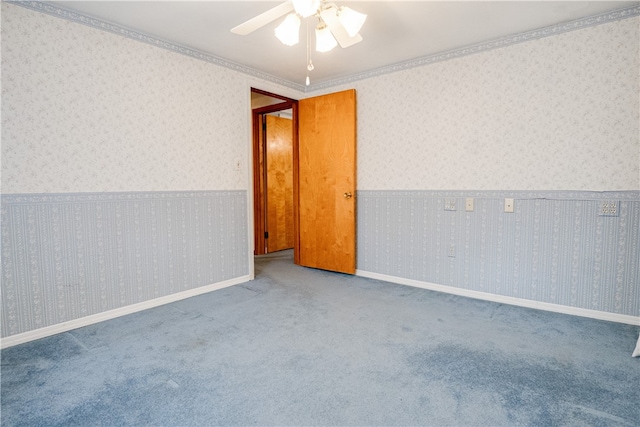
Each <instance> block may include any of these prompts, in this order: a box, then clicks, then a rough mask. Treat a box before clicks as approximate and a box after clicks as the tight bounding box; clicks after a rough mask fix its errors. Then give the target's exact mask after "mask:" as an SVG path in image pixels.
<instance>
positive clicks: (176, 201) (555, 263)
mask: <svg viewBox="0 0 640 427" xmlns="http://www.w3.org/2000/svg"><path fill="white" fill-rule="evenodd" d="M467 198H471V199H473V200H472V201H473V207H472V209H473V210H470V211H468V210H467V206H466V202H467ZM505 198H513V199H514V203H513V207H514V209H513V210H514V212H513V213H507V212H505V209H504V199H505ZM603 209H606V212H603ZM357 220H358V231H357V233H358V237H357V245H358V251H357V268H358V270H359V271H361V272H369V273H374V274H378V275H384V276H389V277H396V278H401V279H410V280H415V281H419V282H425V283H433V284H437V285H445V286H450V287H455V288H460V289H466V290H472V291H478V292H484V293H490V294H495V295H499V296H507V297H514V298H521V299H526V300H531V301H537V302H545V303H552V304H558V305H563V306H568V307H576V308H583V309H588V310H596V311H601V312H606V313H614V314H620V315H627V316H635V317H640V290H639V286H640V285H639V284H640V271H639V269H640V231H639V230H640V192H637V191H628V192H508V193H507V192H490V191H482V192H478V191H471V192H462V191H362V190H360V191H358V218H357ZM1 221H2V223H1V238H2V239H1V244H2V250H1V254H2V337H8V336H12V335H16V334H21V333H25V332H29V331H33V330H37V329H40V328H44V327H47V326H52V325H56V324H59V323H62V322H67V321H71V320H75V319H79V318H83V317H86V316H91V315H95V314H99V313H102V312H105V311H109V310H113V309H118V308H121V307H125V306H128V305H132V304H136V303H140V302H144V301H148V300H153V299H157V298H161V297H165V296H168V295H172V294H175V293H179V292H183V291H188V290H192V289H196V288H199V287H203V286H207V285H211V284H215V283H220V282H224V281H227V280H230V279H236V278H241V277H243V276H247V275H248V274H249V266H248V257H247V254H248V250H249V242H248V230H247V192H246V191H200V192H141V193H95V194H94V193H74V194H14V195H3V196H2V217H1Z"/></svg>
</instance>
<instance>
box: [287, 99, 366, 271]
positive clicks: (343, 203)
mask: <svg viewBox="0 0 640 427" xmlns="http://www.w3.org/2000/svg"><path fill="white" fill-rule="evenodd" d="M298 123H299V133H298V138H299V139H298V149H297V157H298V158H297V161H298V162H297V164H298V170H297V182H298V188H297V197H296V199H297V203H298V213H297V217H296V219H297V222H298V224H297V225H298V241H297V242H296V244H297V247H296V257H295V259H296V263H298V264H300V265H303V266H307V267H313V268H319V269H323V270H331V271H337V272H342V273H349V274H354V273H355V266H356V216H355V215H356V201H355V196H356V93H355V90H348V91H344V92H338V93H333V94H329V95H323V96H318V97H314V98H307V99H304V100H301V101H299V107H298Z"/></svg>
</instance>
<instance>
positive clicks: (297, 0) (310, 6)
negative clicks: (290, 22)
mask: <svg viewBox="0 0 640 427" xmlns="http://www.w3.org/2000/svg"><path fill="white" fill-rule="evenodd" d="M292 2H293V8H294V9H295V11H296V13H297V14H298V15H300V16H302V17H303V18H308V17H309V16H311V15H315V14H316V12H317V11H318V9H319V8H320V0H292Z"/></svg>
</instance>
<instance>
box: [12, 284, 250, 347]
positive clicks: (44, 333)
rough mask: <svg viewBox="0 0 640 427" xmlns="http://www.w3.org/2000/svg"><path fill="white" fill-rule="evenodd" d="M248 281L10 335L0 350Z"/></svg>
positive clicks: (180, 294)
mask: <svg viewBox="0 0 640 427" xmlns="http://www.w3.org/2000/svg"><path fill="white" fill-rule="evenodd" d="M249 280H250V276H248V275H247V276H241V277H236V278H235V279H230V280H225V281H224V282H218V283H214V284H211V285H206V286H202V287H199V288H195V289H190V290H188V291H183V292H178V293H175V294H171V295H167V296H164V297H160V298H155V299H152V300H149V301H144V302H140V303H137V304H131V305H127V306H125V307H120V308H116V309H113V310H109V311H105V312H102V313H98V314H93V315H91V316H86V317H81V318H79V319H74V320H69V321H68V322H62V323H58V324H56V325H51V326H47V327H44V328H40V329H34V330H33V331H29V332H23V333H21V334H16V335H11V336H8V337H6V338H2V340H0V348H7V347H11V346H14V345H18V344H23V343H25V342H28V341H33V340H37V339H40V338H44V337H48V336H51V335H55V334H59V333H62V332H67V331H70V330H72V329H77V328H81V327H83V326H89V325H93V324H94V323H98V322H103V321H105V320H109V319H114V318H116V317H120V316H126V315H127V314H132V313H136V312H138V311H142V310H147V309H149V308H154V307H158V306H160V305H164V304H169V303H172V302H176V301H180V300H183V299H186V298H191V297H195V296H197V295H202V294H206V293H208V292H212V291H217V290H219V289H223V288H228V287H229V286H233V285H238V284H240V283H245V282H248V281H249Z"/></svg>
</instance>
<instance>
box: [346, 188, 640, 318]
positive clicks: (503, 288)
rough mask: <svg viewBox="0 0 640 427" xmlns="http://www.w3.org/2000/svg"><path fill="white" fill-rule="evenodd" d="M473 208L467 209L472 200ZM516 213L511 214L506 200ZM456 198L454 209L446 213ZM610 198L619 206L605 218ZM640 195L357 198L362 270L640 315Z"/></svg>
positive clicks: (368, 194) (377, 194) (391, 194)
mask: <svg viewBox="0 0 640 427" xmlns="http://www.w3.org/2000/svg"><path fill="white" fill-rule="evenodd" d="M467 197H472V198H474V210H473V211H470V212H467V211H465V198H467ZM505 198H514V199H515V211H514V212H513V213H505V212H504V199H505ZM447 201H454V202H455V209H456V210H445V202H447ZM604 201H614V202H616V203H617V205H616V211H615V213H614V214H613V216H601V215H600V208H601V204H602V203H603V202H604ZM639 230H640V193H639V192H637V191H629V192H610V193H607V192H489V191H482V192H478V191H474V192H462V191H453V192H447V191H433V192H430V191H358V260H357V263H358V270H361V271H365V272H370V273H378V274H381V275H387V276H393V277H399V278H404V279H411V280H416V281H421V282H429V283H435V284H439V285H446V286H451V287H456V288H460V289H467V290H473V291H478V292H484V293H491V294H496V295H502V296H507V297H514V298H520V299H526V300H532V301H538V302H545V303H551V304H558V305H563V306H569V307H577V308H583V309H588V310H596V311H602V312H607V313H616V314H622V315H629V316H636V317H637V316H640V289H639V287H640V274H639V271H638V269H639V265H640V231H639Z"/></svg>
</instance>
